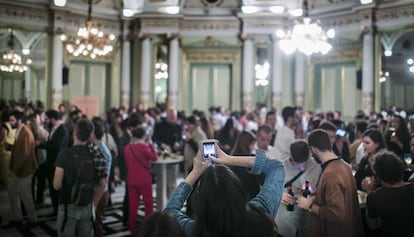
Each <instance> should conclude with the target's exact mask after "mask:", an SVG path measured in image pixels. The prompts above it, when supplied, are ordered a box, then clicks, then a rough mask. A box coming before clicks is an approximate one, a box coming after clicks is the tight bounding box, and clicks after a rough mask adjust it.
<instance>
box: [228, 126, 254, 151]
mask: <svg viewBox="0 0 414 237" xmlns="http://www.w3.org/2000/svg"><path fill="white" fill-rule="evenodd" d="M254 141H256V136H255V135H254V134H253V133H251V132H249V131H243V132H241V133H240V135H239V137H238V138H237V140H236V144H235V145H234V148H233V150H232V152H231V154H232V155H236V156H249V155H251V154H252V151H251V150H250V147H249V146H250V144H251V143H252V142H254Z"/></svg>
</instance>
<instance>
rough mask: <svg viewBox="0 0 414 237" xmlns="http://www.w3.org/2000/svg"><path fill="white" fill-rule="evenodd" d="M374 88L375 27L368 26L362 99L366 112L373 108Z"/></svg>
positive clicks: (363, 67)
mask: <svg viewBox="0 0 414 237" xmlns="http://www.w3.org/2000/svg"><path fill="white" fill-rule="evenodd" d="M373 89H374V37H373V29H372V28H368V27H366V28H365V29H364V32H363V45H362V101H361V107H362V110H363V111H364V112H365V114H369V112H371V111H372V110H373Z"/></svg>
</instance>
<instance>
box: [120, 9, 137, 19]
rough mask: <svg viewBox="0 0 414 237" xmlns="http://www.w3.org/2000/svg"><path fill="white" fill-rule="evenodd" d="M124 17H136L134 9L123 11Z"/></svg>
mask: <svg viewBox="0 0 414 237" xmlns="http://www.w3.org/2000/svg"><path fill="white" fill-rule="evenodd" d="M122 15H124V17H131V16H133V15H135V11H134V10H132V9H126V8H125V9H123V10H122Z"/></svg>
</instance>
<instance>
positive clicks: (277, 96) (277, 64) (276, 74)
mask: <svg viewBox="0 0 414 237" xmlns="http://www.w3.org/2000/svg"><path fill="white" fill-rule="evenodd" d="M272 40H273V51H272V53H273V57H272V58H273V62H272V80H273V84H272V107H274V108H275V109H276V111H277V112H278V113H279V114H280V113H281V112H282V79H283V78H282V75H283V69H282V50H281V49H280V47H279V39H278V38H277V37H276V35H274V34H272Z"/></svg>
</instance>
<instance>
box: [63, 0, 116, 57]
mask: <svg viewBox="0 0 414 237" xmlns="http://www.w3.org/2000/svg"><path fill="white" fill-rule="evenodd" d="M88 5H89V8H88V19H87V20H86V23H85V26H83V27H80V28H79V29H78V33H77V36H66V35H64V34H63V35H62V36H61V40H62V41H63V42H65V43H66V50H67V51H68V52H69V53H70V54H72V55H73V56H75V57H78V56H80V55H83V56H86V57H90V58H92V59H94V58H96V57H98V56H105V55H107V54H109V53H110V52H112V50H113V45H112V44H111V42H113V41H114V40H115V38H116V37H115V35H114V34H109V35H107V34H104V33H103V32H102V31H101V30H99V29H98V28H97V27H95V26H94V23H93V21H92V18H91V13H92V0H88Z"/></svg>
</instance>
